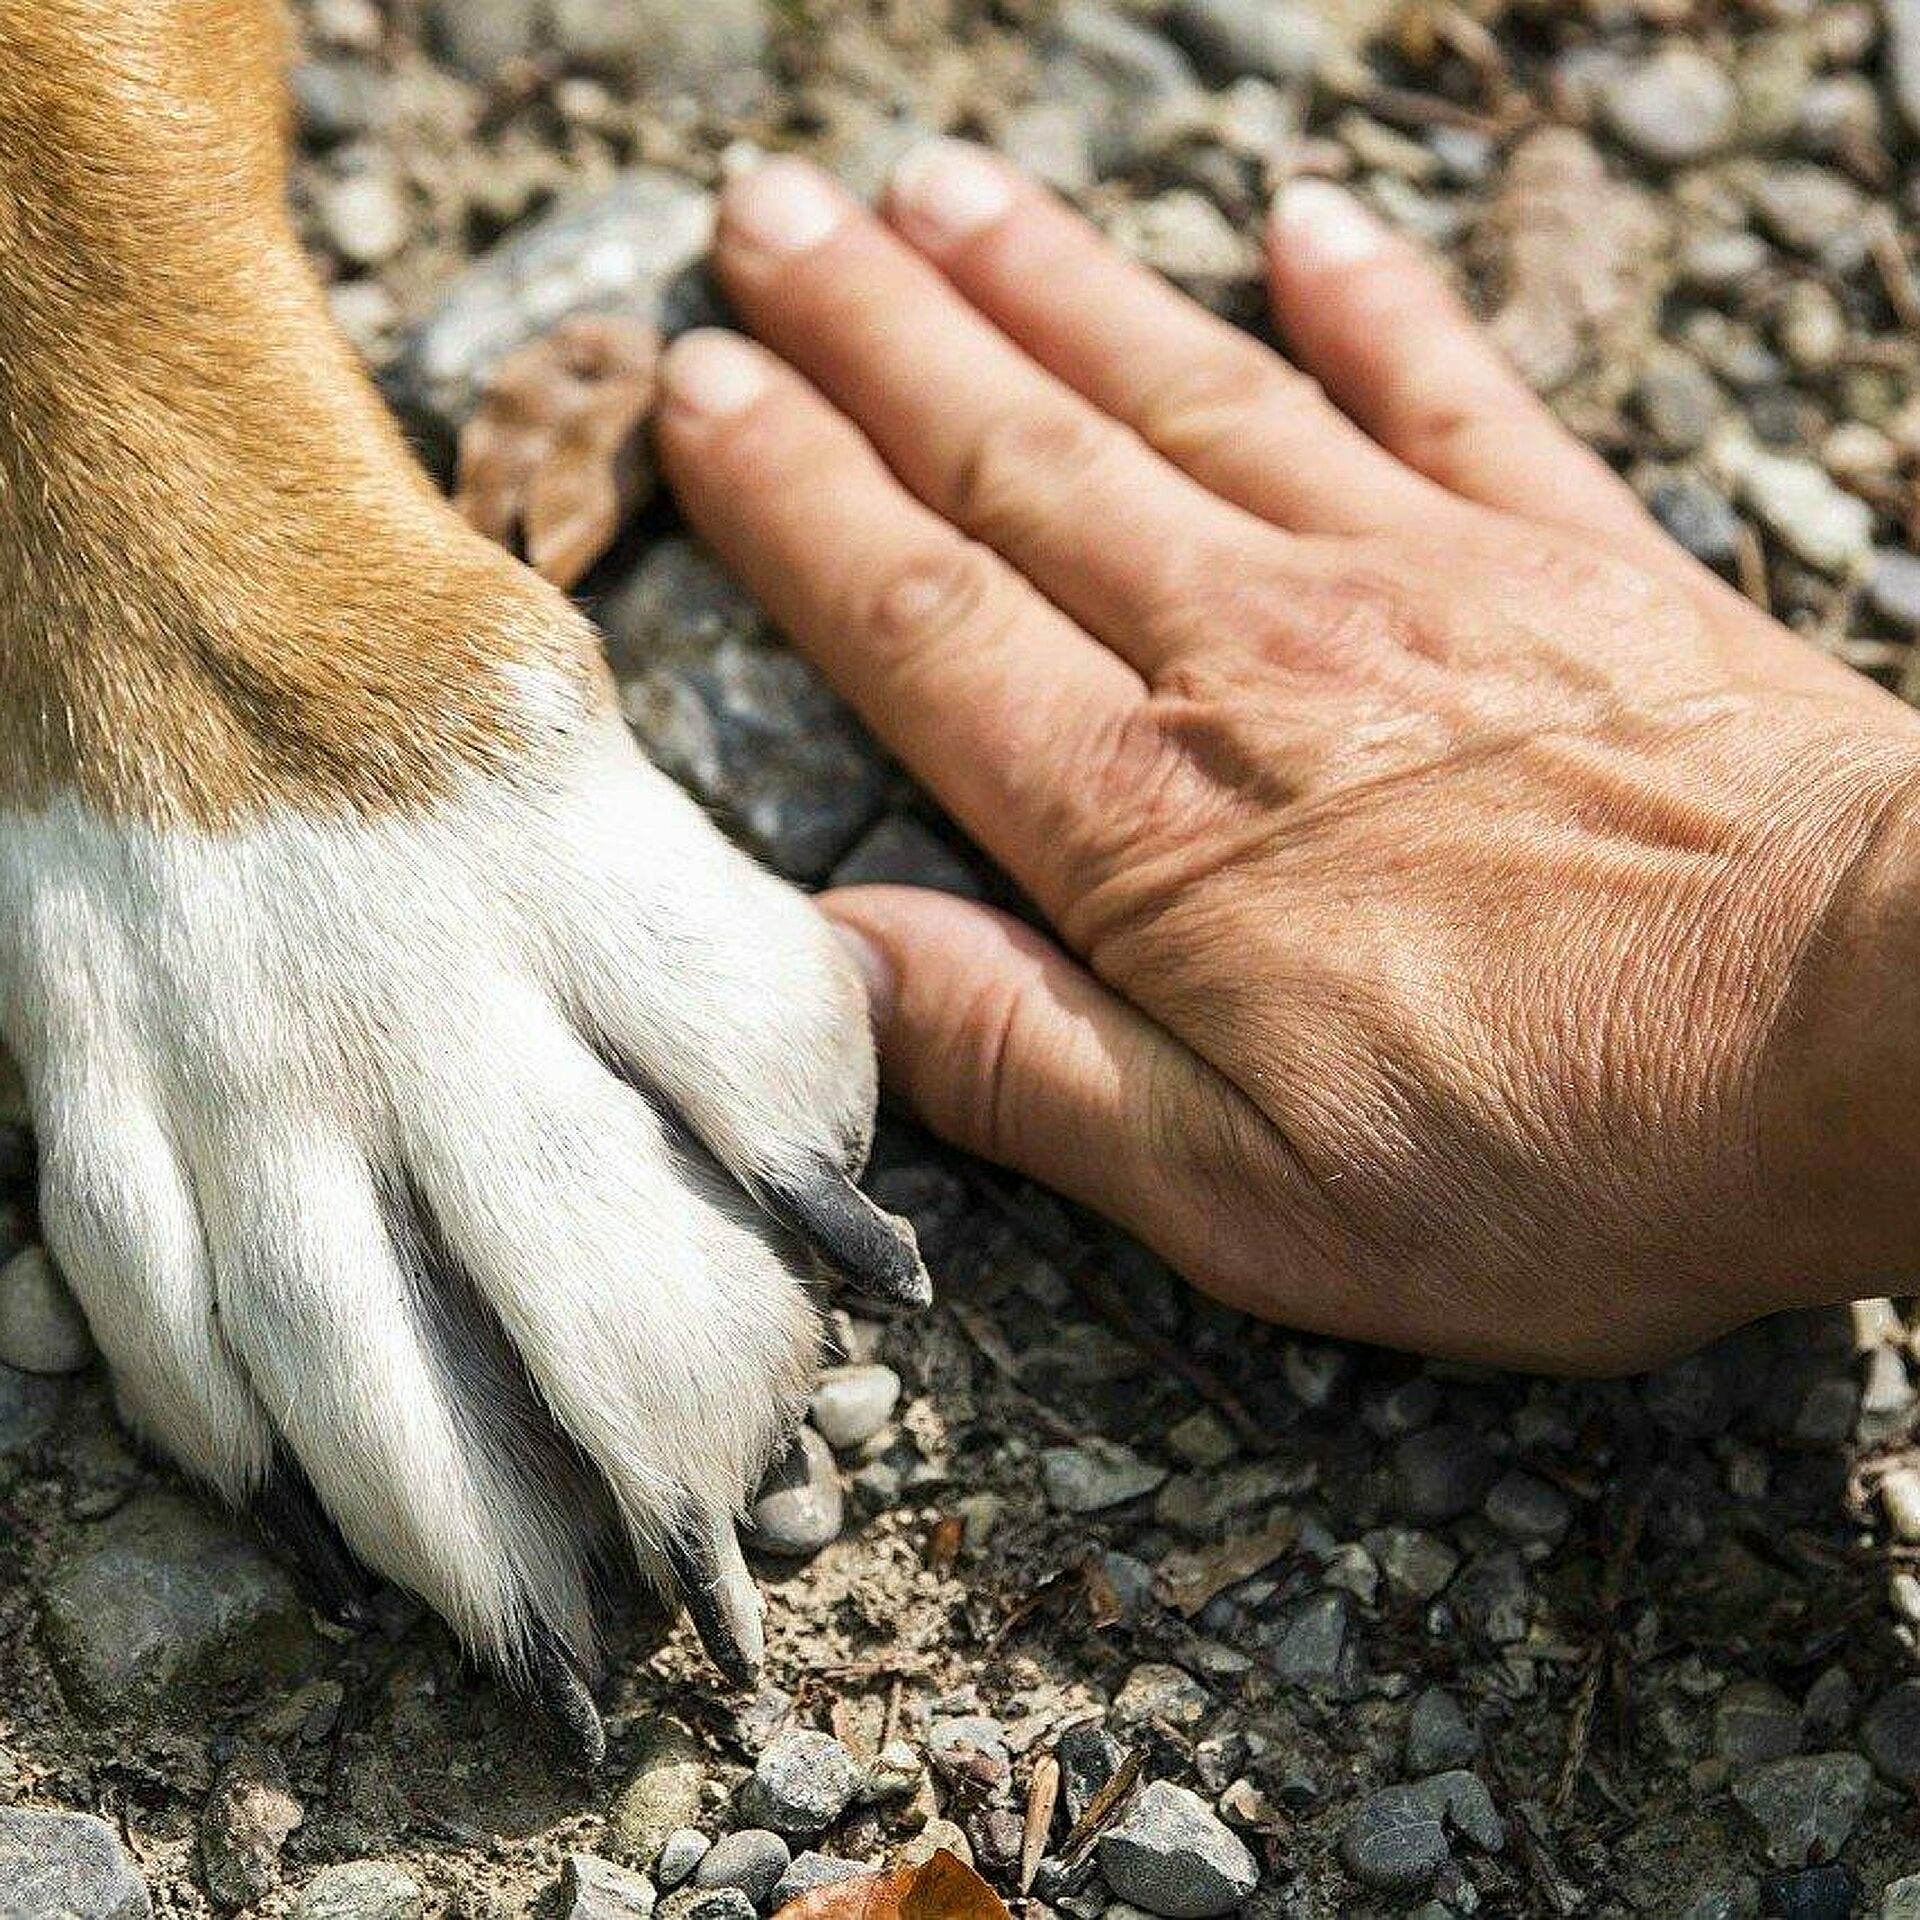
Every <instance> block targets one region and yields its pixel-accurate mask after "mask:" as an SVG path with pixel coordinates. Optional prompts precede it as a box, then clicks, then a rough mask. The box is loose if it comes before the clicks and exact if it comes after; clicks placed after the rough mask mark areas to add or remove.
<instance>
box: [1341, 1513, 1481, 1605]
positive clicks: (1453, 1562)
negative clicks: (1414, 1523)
mask: <svg viewBox="0 0 1920 1920" xmlns="http://www.w3.org/2000/svg"><path fill="white" fill-rule="evenodd" d="M1360 1544H1361V1545H1362V1546H1363V1547H1365V1548H1366V1550H1367V1552H1368V1553H1369V1554H1370V1555H1371V1556H1372V1558H1373V1562H1374V1565H1375V1566H1377V1567H1378V1568H1379V1569H1380V1577H1381V1578H1382V1579H1383V1580H1385V1581H1386V1583H1387V1587H1388V1590H1389V1591H1390V1592H1392V1593H1393V1594H1395V1595H1396V1596H1397V1597H1398V1598H1400V1599H1403V1600H1431V1599H1433V1598H1434V1596H1435V1595H1436V1594H1438V1593H1441V1592H1442V1591H1444V1590H1445V1588H1446V1585H1447V1583H1448V1581H1450V1580H1451V1579H1452V1578H1453V1576H1454V1574H1455V1573H1457V1572H1458V1571H1459V1567H1460V1556H1459V1555H1458V1554H1457V1553H1455V1552H1454V1550H1453V1549H1452V1548H1451V1547H1450V1546H1448V1545H1447V1543H1446V1542H1445V1541H1444V1540H1442V1539H1439V1538H1438V1537H1437V1536H1436V1535H1434V1534H1431V1533H1424V1532H1422V1531H1421V1530H1420V1529H1419V1528H1417V1527H1380V1528H1376V1529H1375V1530H1374V1531H1373V1532H1371V1533H1368V1534H1365V1535H1363V1536H1362V1538H1361V1542H1360Z"/></svg>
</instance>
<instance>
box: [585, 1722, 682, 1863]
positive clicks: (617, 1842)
mask: <svg viewBox="0 0 1920 1920" xmlns="http://www.w3.org/2000/svg"><path fill="white" fill-rule="evenodd" d="M705 1771H706V1766H705V1756H704V1754H703V1753H702V1752H701V1749H700V1748H699V1746H698V1745H696V1744H695V1742H694V1741H693V1740H691V1739H690V1738H689V1737H688V1736H687V1735H686V1734H685V1733H684V1732H683V1731H682V1730H681V1729H680V1728H679V1727H676V1726H675V1725H674V1724H673V1723H672V1722H671V1721H668V1720H662V1721H658V1722H656V1723H655V1724H654V1725H653V1726H652V1727H651V1728H649V1729H648V1732H647V1735H646V1738H645V1740H644V1742H643V1745H642V1750H641V1754H640V1761H639V1765H638V1766H636V1767H635V1769H634V1771H633V1773H632V1775H631V1777H630V1778H629V1779H628V1781H627V1783H626V1785H625V1786H624V1787H622V1788H621V1789H620V1791H619V1793H618V1794H617V1795H616V1796H615V1798H614V1802H613V1805H612V1806H611V1807H610V1808H609V1809H608V1812H607V1842H608V1845H609V1846H610V1847H611V1848H612V1850H613V1853H614V1855H615V1857H616V1858H617V1859H620V1860H623V1861H625V1862H627V1863H628V1864H629V1865H632V1866H636V1867H650V1866H652V1865H653V1863H654V1861H655V1860H657V1859H658V1858H659V1857H660V1854H661V1851H662V1849H663V1848H664V1847H665V1846H666V1844H667V1840H668V1837H669V1836H670V1835H672V1834H674V1833H675V1832H677V1831H678V1830H679V1829H680V1828H682V1827H690V1826H692V1825H693V1823H694V1822H695V1821H696V1820H697V1819H699V1817H700V1783H701V1780H702V1778H703V1776H704V1774H705Z"/></svg>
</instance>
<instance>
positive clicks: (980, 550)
mask: <svg viewBox="0 0 1920 1920" xmlns="http://www.w3.org/2000/svg"><path fill="white" fill-rule="evenodd" d="M1005 584H1006V583H1005V580H1004V578H1003V576H1002V573H1001V567H1000V563H999V561H998V560H997V559H996V558H995V557H994V555H993V554H992V553H991V552H989V551H988V549H986V548H985V547H982V546H980V545H978V544H977V543H976V542H974V541H971V540H957V539H950V540H940V541H936V542H932V543H929V544H928V545H926V546H923V547H921V548H919V549H917V550H916V551H914V552H912V553H910V554H908V555H907V556H906V557H905V558H903V559H900V560H897V561H895V562H893V563H892V564H891V565H889V566H887V567H885V568H884V569H882V571H881V574H880V576H879V578H878V580H877V581H876V582H875V583H874V584H873V585H872V586H871V587H870V588H869V589H868V591H867V594H866V596H865V601H864V604H863V605H862V606H861V607H860V608H858V609H857V610H856V614H855V618H856V623H857V625H858V626H859V628H860V629H861V630H862V631H864V632H869V633H871V634H872V635H873V636H874V637H875V639H877V640H878V641H880V642H881V643H882V645H883V646H884V647H885V649H886V652H887V655H888V657H889V658H890V659H893V660H895V661H896V662H898V663H900V664H902V665H910V664H911V663H912V661H913V660H914V659H915V658H916V657H918V656H920V655H922V654H925V653H928V652H935V651H939V650H942V649H944V648H945V647H946V646H948V645H949V644H950V643H951V642H952V641H953V640H955V639H956V638H957V637H959V636H960V635H962V634H970V633H974V632H976V631H978V630H980V629H982V628H984V627H988V626H991V625H992V624H994V623H995V622H996V621H997V620H998V619H999V618H1000V617H1001V616H1000V614H999V612H998V611H997V609H998V608H999V607H1000V605H1001V604H1002V603H1003V601H1004V596H1005Z"/></svg>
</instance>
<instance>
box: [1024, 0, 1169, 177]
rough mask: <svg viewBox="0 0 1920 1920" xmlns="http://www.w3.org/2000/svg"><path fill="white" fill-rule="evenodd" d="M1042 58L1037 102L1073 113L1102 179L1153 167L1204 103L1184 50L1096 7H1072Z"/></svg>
mask: <svg viewBox="0 0 1920 1920" xmlns="http://www.w3.org/2000/svg"><path fill="white" fill-rule="evenodd" d="M1038 55H1039V57H1038V65H1037V71H1036V75H1035V80H1036V92H1037V97H1038V98H1039V100H1040V101H1041V102H1042V103H1043V104H1046V105H1050V106H1064V107H1066V108H1067V109H1068V110H1069V111H1071V112H1072V114H1073V115H1074V117H1075V119H1076V120H1077V121H1078V122H1079V124H1080V126H1081V127H1082V128H1083V129H1084V132H1085V139H1086V143H1087V148H1088V153H1089V159H1090V162H1091V166H1092V169H1093V170H1094V171H1095V172H1096V173H1107V172H1111V171H1114V170H1115V169H1117V168H1123V167H1127V166H1131V165H1134V164H1137V163H1139V162H1141V161H1143V160H1145V159H1146V158H1147V157H1148V156H1149V155H1150V154H1152V153H1153V152H1154V151H1155V150H1156V148H1157V147H1158V145H1159V144H1160V143H1161V142H1162V141H1163V140H1164V138H1165V136H1166V133H1167V130H1168V129H1169V128H1170V127H1172V126H1174V125H1178V124H1180V123H1181V122H1183V121H1185V120H1188V119H1190V118H1191V116H1192V114H1193V111H1194V109H1195V104H1196V102H1197V101H1198V100H1199V99H1200V85H1199V80H1198V77H1197V76H1196V75H1195V73H1194V70H1193V67H1192V65H1191V63H1190V62H1189V61H1188V60H1187V58H1186V56H1185V55H1184V54H1182V53H1181V51H1180V49H1179V48H1178V47H1176V46H1174V45H1173V44H1172V43H1171V42H1170V41H1169V40H1167V39H1166V38H1165V37H1164V36H1163V35H1161V34H1158V33H1155V32H1154V31H1153V30H1152V29H1151V28H1149V27H1147V26H1145V25H1144V24H1142V23H1141V22H1139V21H1135V20H1130V19H1128V18H1127V17H1126V16H1125V15H1123V14H1120V13H1117V12H1115V11H1114V10H1113V9H1112V8H1111V7H1104V6H1098V5H1095V4H1093V0H1068V4H1067V5H1066V6H1064V7H1062V8H1061V9H1060V11H1059V13H1058V15H1057V16H1056V17H1055V19H1054V21H1053V24H1052V30H1051V32H1050V33H1049V34H1048V35H1047V36H1046V38H1045V39H1044V40H1043V41H1042V42H1041V44H1040V47H1039V49H1038Z"/></svg>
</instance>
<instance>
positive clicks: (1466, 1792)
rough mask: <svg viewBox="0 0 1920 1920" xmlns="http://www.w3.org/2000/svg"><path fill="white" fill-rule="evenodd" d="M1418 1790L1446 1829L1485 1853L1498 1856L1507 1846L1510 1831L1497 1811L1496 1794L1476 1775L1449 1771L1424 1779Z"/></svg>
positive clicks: (1455, 1769)
mask: <svg viewBox="0 0 1920 1920" xmlns="http://www.w3.org/2000/svg"><path fill="white" fill-rule="evenodd" d="M1419 1791H1420V1792H1421V1793H1423V1794H1425V1795H1426V1797H1427V1800H1428V1802H1429V1803H1430V1804H1431V1805H1432V1807H1433V1809H1434V1811H1435V1812H1436V1813H1437V1814H1438V1815H1439V1817H1440V1820H1441V1823H1442V1824H1443V1825H1444V1826H1445V1827H1446V1828H1448V1829H1449V1830H1450V1831H1451V1832H1454V1833H1457V1834H1459V1835H1460V1837H1461V1838H1462V1839H1463V1840H1465V1841H1467V1842H1469V1843H1470V1844H1471V1845H1473V1846H1476V1847H1478V1848H1479V1849H1480V1850H1481V1851H1482V1852H1483V1853H1498V1852H1499V1851H1500V1850H1501V1848H1502V1847H1504V1846H1505V1845H1506V1844H1507V1830H1506V1827H1505V1826H1504V1825H1503V1824H1502V1822H1501V1819H1500V1816H1499V1814H1498V1813H1497V1812H1495V1810H1494V1805H1493V1795H1492V1794H1490V1793H1489V1792H1488V1791H1487V1788H1486V1783H1485V1781H1483V1780H1482V1779H1481V1778H1480V1776H1479V1775H1478V1774H1477V1773H1470V1772H1468V1771H1467V1769H1466V1768H1464V1767H1453V1768H1449V1769H1448V1771H1447V1772H1445V1773H1436V1774H1434V1775H1433V1776H1432V1778H1430V1779H1427V1780H1422V1781H1421V1782H1420V1783H1419Z"/></svg>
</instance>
